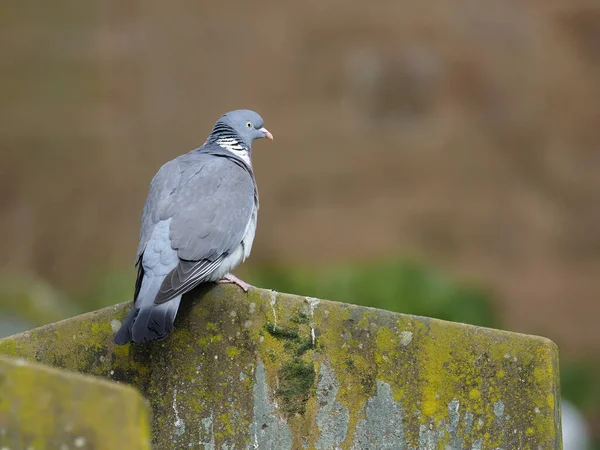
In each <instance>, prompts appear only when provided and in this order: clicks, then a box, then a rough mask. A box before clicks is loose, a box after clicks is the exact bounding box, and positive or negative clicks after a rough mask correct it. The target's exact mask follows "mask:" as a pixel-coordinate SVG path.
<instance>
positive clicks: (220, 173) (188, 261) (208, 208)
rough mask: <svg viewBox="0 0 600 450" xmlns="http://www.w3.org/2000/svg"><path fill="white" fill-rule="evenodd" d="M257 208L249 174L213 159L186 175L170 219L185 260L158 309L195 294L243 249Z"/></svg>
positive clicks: (161, 294) (170, 277)
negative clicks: (230, 258) (248, 228)
mask: <svg viewBox="0 0 600 450" xmlns="http://www.w3.org/2000/svg"><path fill="white" fill-rule="evenodd" d="M254 207H255V185H254V179H253V177H252V175H251V174H250V173H249V172H248V170H246V169H245V168H243V167H241V166H239V165H238V164H236V163H235V162H233V161H231V160H230V159H228V158H222V157H214V156H213V157H211V158H210V160H209V162H207V163H205V164H203V165H202V168H201V170H199V171H196V170H191V171H190V172H189V175H188V171H187V170H185V171H184V172H183V174H182V179H181V182H180V185H179V187H178V189H177V192H176V193H175V195H174V196H173V197H172V202H171V204H170V206H169V210H168V215H169V216H170V217H171V218H172V219H171V224H170V236H169V237H170V238H171V245H172V246H173V248H175V249H176V250H177V252H178V255H179V258H180V259H181V261H180V263H179V265H178V266H177V267H176V268H175V269H174V270H173V271H172V272H171V273H170V274H169V275H167V277H166V278H165V280H164V282H163V284H162V286H161V289H160V291H159V293H158V295H157V296H156V299H155V303H156V304H160V303H164V302H167V301H169V300H171V299H173V298H175V297H177V296H178V295H181V294H183V293H185V292H188V291H189V290H191V289H193V288H194V287H195V286H197V285H198V284H200V283H202V282H203V281H205V280H206V279H207V277H209V276H210V275H211V274H212V272H213V271H214V270H215V269H217V268H218V267H219V264H220V263H221V261H222V260H223V259H224V258H225V257H226V256H227V255H229V254H230V253H231V252H233V251H234V250H235V249H237V248H238V246H239V245H240V244H241V242H242V239H243V237H244V233H245V231H246V227H247V225H248V223H249V222H250V219H251V215H252V212H253V210H254Z"/></svg>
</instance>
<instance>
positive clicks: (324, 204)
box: [0, 0, 600, 449]
mask: <svg viewBox="0 0 600 450" xmlns="http://www.w3.org/2000/svg"><path fill="white" fill-rule="evenodd" d="M0 40H1V42H2V45H1V46H0V98H1V102H0V188H1V192H2V196H1V197H0V216H1V218H2V220H1V221H0V249H1V250H2V251H1V252H0V316H1V317H0V335H8V334H12V333H14V332H17V331H20V330H23V329H26V328H30V327H33V326H38V325H41V324H44V323H48V322H51V321H55V320H59V319H61V318H65V317H69V316H72V315H75V314H78V313H81V312H85V311H89V310H92V309H96V308H100V307H102V306H106V305H110V304H113V303H117V302H122V301H126V300H129V299H130V298H131V295H132V292H133V284H134V278H135V275H134V269H133V262H134V256H135V251H136V248H137V241H138V237H139V219H140V214H141V209H142V206H143V203H144V201H145V197H146V195H147V191H148V186H149V183H150V180H151V178H152V176H153V175H154V174H155V172H156V171H157V170H158V168H159V167H160V166H161V165H162V164H163V163H164V162H166V161H167V160H169V159H172V158H174V157H175V156H177V155H179V154H182V153H185V152H187V151H189V150H191V149H193V148H195V147H198V146H199V145H201V144H202V143H203V142H204V140H205V138H206V136H207V135H208V133H209V132H210V130H211V127H212V125H213V124H214V122H215V121H216V119H217V118H218V117H219V116H220V115H221V114H222V113H224V112H226V111H228V110H231V109H237V108H251V109H255V110H257V111H258V112H259V113H261V115H262V116H263V117H264V118H265V120H266V126H267V127H268V128H269V130H271V131H272V132H273V134H274V135H275V140H274V142H272V143H270V142H258V143H257V144H256V145H255V146H254V157H253V159H254V167H255V172H256V176H257V180H258V184H259V190H260V196H261V210H260V214H259V226H258V232H257V236H256V240H255V244H254V248H253V254H252V257H251V258H250V260H249V261H248V262H246V263H245V264H244V266H243V267H241V268H240V269H239V270H237V271H236V274H237V275H239V276H240V277H243V278H244V279H246V280H247V281H249V282H251V283H253V284H255V285H257V286H261V287H266V288H273V289H277V290H281V291H287V292H292V293H297V294H303V295H311V296H318V297H323V298H328V299H332V300H338V301H345V302H351V303H359V304H363V305H369V306H374V307H379V308H385V309H389V310H394V311H400V312H405V313H414V314H421V315H427V316H432V317H438V318H442V319H447V320H454V321H461V322H467V323H472V324H477V325H484V326H491V327H496V328H503V329H507V330H512V331H517V332H523V333H532V334H540V335H543V336H546V337H548V338H550V339H552V340H553V341H554V342H556V343H557V344H558V345H559V347H560V350H561V378H562V379H561V382H562V393H563V396H564V398H565V399H568V401H569V403H568V405H569V408H570V409H569V411H567V412H566V413H565V416H568V417H570V418H571V417H575V418H576V419H577V420H576V424H577V426H583V427H584V428H579V430H583V431H578V432H576V433H575V435H576V436H577V437H578V438H579V439H582V440H583V439H589V440H594V439H595V442H596V444H595V447H593V448H596V449H598V448H600V445H599V444H598V442H599V438H600V327H599V326H598V318H599V317H600V301H599V298H600V176H599V172H600V109H599V102H600V3H599V2H597V1H595V0H569V1H567V0H544V1H541V0H530V1H528V2H517V1H504V2H497V1H491V0H483V1H482V0H477V1H475V0H457V1H455V2H452V3H449V2H446V1H442V0H426V1H420V2H416V1H414V2H406V1H401V2H391V1H385V0H377V1H374V2H371V3H367V2H357V1H348V0H329V1H327V2H323V1H320V0H306V1H303V2H289V1H288V2H280V1H274V0H261V1H259V2H241V1H223V2H220V3H219V2H201V1H195V2H194V1H189V0H188V1H185V0H180V1H177V2H174V3H169V6H167V4H166V3H164V2H159V1H157V0H147V1H144V2H142V1H140V0H131V1H129V2H117V1H114V0H108V1H106V2H75V1H72V0H57V1H55V2H52V5H51V6H50V5H45V4H43V3H42V2H35V1H21V2H4V3H3V4H2V6H0ZM571 406H574V408H575V409H574V410H573V411H574V413H573V414H575V415H573V414H571V412H570V411H571ZM577 411H579V413H578V412H577ZM577 414H582V416H581V417H579V416H577ZM588 434H589V435H590V436H589V437H588ZM581 442H583V441H581ZM574 445H575V446H572V447H567V443H565V449H568V448H571V449H584V448H586V447H585V445H586V444H583V443H580V444H574ZM589 448H592V447H589Z"/></svg>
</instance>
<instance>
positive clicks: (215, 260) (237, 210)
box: [114, 109, 273, 345]
mask: <svg viewBox="0 0 600 450" xmlns="http://www.w3.org/2000/svg"><path fill="white" fill-rule="evenodd" d="M261 138H267V139H269V140H272V139H273V135H272V134H271V133H270V132H269V131H268V130H267V129H266V128H264V121H263V119H262V117H261V116H260V115H259V114H258V113H256V112H254V111H251V110H245V109H242V110H236V111H231V112H228V113H226V114H224V115H223V116H221V118H219V120H218V121H217V122H216V123H215V125H214V127H213V129H212V132H211V133H210V135H209V137H208V139H207V140H206V142H205V143H204V145H202V146H201V147H199V148H197V149H195V150H192V151H190V152H188V153H186V154H184V155H181V156H179V157H177V158H175V159H173V160H171V161H169V162H167V163H166V164H164V165H163V166H162V167H161V168H160V169H159V171H158V172H157V173H156V175H155V176H154V178H153V179H152V182H151V183H150V191H149V193H148V198H147V200H146V204H145V205H144V209H143V212H142V224H141V231H140V242H139V245H138V250H137V255H136V260H135V266H136V267H137V278H136V282H135V290H134V295H133V302H134V304H133V307H132V308H131V310H130V312H129V314H128V315H127V317H126V318H125V320H124V322H123V324H122V326H121V328H120V329H119V331H118V332H117V334H116V335H115V338H114V342H115V343H116V344H117V345H125V344H127V343H130V342H136V343H139V342H148V341H156V340H163V339H165V338H166V337H167V335H168V334H169V333H170V332H171V331H172V330H173V323H174V321H175V317H176V315H177V311H178V309H179V304H180V302H181V297H182V295H183V294H185V293H186V292H189V291H190V290H192V289H193V288H195V287H196V286H198V285H200V284H202V283H207V282H221V283H235V284H236V285H238V286H239V287H240V288H242V289H243V290H244V291H245V292H247V291H248V289H249V287H250V285H249V284H247V283H245V282H244V281H242V280H240V279H239V278H237V277H235V276H234V275H232V274H231V273H230V271H231V270H233V269H234V268H235V267H237V266H238V265H239V264H241V263H242V262H243V261H244V260H245V259H246V258H248V256H249V255H250V251H251V249H252V242H253V241H254V234H255V231H256V220H257V213H258V190H257V186H256V181H255V178H254V172H253V170H252V161H251V155H252V142H253V141H254V140H255V139H261Z"/></svg>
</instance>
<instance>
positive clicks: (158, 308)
mask: <svg viewBox="0 0 600 450" xmlns="http://www.w3.org/2000/svg"><path fill="white" fill-rule="evenodd" d="M161 284H162V277H149V276H146V277H145V278H144V281H143V282H142V288H141V289H140V293H139V295H138V298H137V301H136V304H135V306H134V307H133V308H131V311H130V312H129V314H128V315H127V317H126V318H125V320H124V321H123V325H122V326H121V329H120V330H119V331H118V332H117V334H116V336H115V339H114V341H115V344H117V345H124V344H127V343H129V342H148V341H158V340H162V339H164V338H166V337H167V335H168V334H169V333H170V332H171V331H172V330H173V323H174V322H175V317H176V316H177V311H178V310H179V303H180V302H181V296H178V297H175V298H174V299H172V300H170V301H168V302H166V303H163V304H161V305H155V304H154V298H155V297H156V294H157V293H158V290H159V289H160V286H161Z"/></svg>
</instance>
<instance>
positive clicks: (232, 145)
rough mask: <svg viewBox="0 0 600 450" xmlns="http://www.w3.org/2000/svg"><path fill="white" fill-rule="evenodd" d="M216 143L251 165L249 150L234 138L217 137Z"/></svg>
mask: <svg viewBox="0 0 600 450" xmlns="http://www.w3.org/2000/svg"><path fill="white" fill-rule="evenodd" d="M217 145H219V146H220V147H221V148H224V149H225V150H227V151H228V152H231V153H233V154H234V155H235V156H237V157H238V158H240V159H241V160H243V161H244V162H245V163H246V164H248V165H249V166H252V162H251V161H250V152H249V151H248V149H247V148H246V147H244V146H243V145H241V144H240V143H239V142H238V141H237V140H235V139H234V138H219V139H217Z"/></svg>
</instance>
